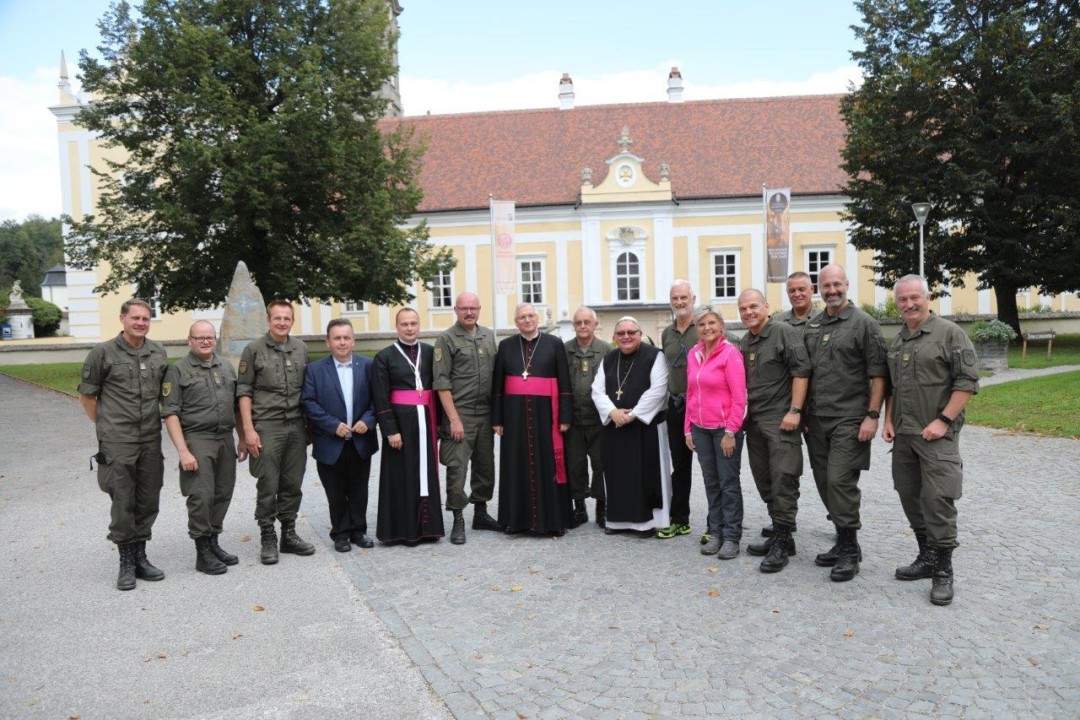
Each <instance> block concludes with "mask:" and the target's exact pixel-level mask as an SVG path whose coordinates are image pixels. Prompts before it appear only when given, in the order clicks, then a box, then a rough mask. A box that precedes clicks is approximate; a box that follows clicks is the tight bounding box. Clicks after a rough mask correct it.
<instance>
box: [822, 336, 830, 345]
mask: <svg viewBox="0 0 1080 720" xmlns="http://www.w3.org/2000/svg"><path fill="white" fill-rule="evenodd" d="M827 342H829V333H825V334H824V335H822V336H821V344H822V345H824V344H825V343H827Z"/></svg>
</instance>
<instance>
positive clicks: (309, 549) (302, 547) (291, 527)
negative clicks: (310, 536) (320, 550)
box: [280, 520, 315, 555]
mask: <svg viewBox="0 0 1080 720" xmlns="http://www.w3.org/2000/svg"><path fill="white" fill-rule="evenodd" d="M280 549H281V552H283V553H292V554H293V555H314V554H315V546H314V545H312V544H311V543H309V542H305V541H304V540H301V539H300V536H299V535H297V534H296V521H295V520H282V521H281V546H280Z"/></svg>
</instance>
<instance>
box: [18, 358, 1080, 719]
mask: <svg viewBox="0 0 1080 720" xmlns="http://www.w3.org/2000/svg"><path fill="white" fill-rule="evenodd" d="M15 387H24V386H16V385H15V384H14V383H13V382H12V381H9V380H7V379H4V378H0V393H2V397H3V400H2V401H0V436H2V437H3V448H2V450H0V476H2V477H0V541H2V542H3V546H4V548H5V551H6V552H5V553H4V555H3V556H0V572H2V573H3V577H4V578H5V581H4V583H3V585H0V647H2V648H3V651H2V652H0V716H4V717H23V716H35V717H66V716H68V715H69V714H79V713H81V716H82V717H106V716H108V717H140V716H144V717H149V716H155V717H164V716H168V717H230V718H234V717H240V718H247V717H295V718H306V717H312V718H322V717H346V716H348V717H364V718H368V717H388V718H413V717H446V716H448V715H452V716H454V717H457V718H471V717H492V718H509V719H511V720H517V719H519V718H564V717H568V718H569V717H582V718H719V717H739V718H743V717H750V718H753V717H760V718H775V717H840V718H849V717H850V718H864V717H865V718H882V717H883V718H920V717H927V718H930V717H965V718H1003V717H1006V718H1007V717H1017V718H1020V717H1023V718H1029V717H1036V718H1058V717H1060V718H1066V717H1068V718H1075V717H1077V716H1078V715H1080V653H1077V651H1076V648H1077V647H1078V646H1080V603H1078V598H1080V583H1078V581H1077V580H1076V578H1075V577H1074V576H1073V575H1072V574H1071V573H1070V572H1069V570H1068V568H1070V567H1076V566H1078V565H1080V550H1078V549H1077V547H1076V545H1075V544H1074V538H1075V536H1076V530H1075V523H1076V522H1077V519H1078V518H1080V500H1078V495H1080V487H1078V480H1080V472H1078V470H1077V468H1078V467H1080V441H1075V440H1063V439H1053V438H1042V437H1037V436H1032V435H1017V434H1013V433H1008V432H1002V431H992V430H986V429H982V428H972V427H969V428H965V430H964V431H963V439H962V453H963V455H964V458H965V461H966V462H965V469H966V483H965V495H964V497H963V498H962V499H961V500H960V502H959V509H960V542H961V547H960V548H958V549H957V551H956V554H955V556H954V564H955V567H956V592H957V595H956V601H955V602H954V603H953V605H951V606H950V607H946V608H939V607H934V606H932V605H931V604H930V603H929V600H928V594H929V588H930V583H929V581H928V580H924V581H918V582H909V583H903V582H899V581H896V580H895V579H894V578H893V570H894V568H895V567H896V566H897V565H901V564H907V563H908V562H910V561H911V559H912V558H913V557H914V555H915V552H916V545H915V541H914V538H913V536H912V535H911V532H910V530H909V529H907V528H906V526H905V523H904V520H903V514H902V512H901V510H900V505H899V502H898V501H897V499H896V495H895V492H894V491H893V489H892V486H891V480H890V475H889V465H888V458H889V456H888V454H887V453H888V449H889V448H888V446H887V445H885V444H884V443H882V442H880V441H877V442H876V444H875V447H874V461H873V466H872V469H871V470H870V472H868V473H866V474H865V475H864V478H863V481H862V488H863V493H864V495H863V526H864V529H863V530H862V531H861V533H860V536H859V540H860V542H861V544H862V548H863V553H864V561H863V564H862V572H861V574H860V575H859V576H858V577H857V578H856V579H855V580H854V581H852V582H848V583H833V582H830V581H829V580H828V569H827V568H818V567H816V566H815V565H814V564H813V557H814V554H815V553H818V552H821V551H823V550H825V549H827V548H828V547H829V546H830V545H831V544H832V542H833V536H832V532H831V527H830V526H829V524H828V523H827V522H826V520H825V513H824V511H823V509H822V506H821V503H820V500H819V499H818V498H817V494H816V490H815V489H814V488H813V483H812V481H810V479H809V476H807V477H806V478H804V488H805V490H806V492H805V493H804V495H803V497H802V511H801V513H800V517H799V531H798V533H797V534H796V542H797V544H798V554H797V555H796V556H795V557H794V558H792V562H791V564H790V565H789V566H788V567H787V568H786V569H785V570H784V571H783V572H781V573H778V574H775V575H765V574H762V573H760V572H759V571H758V569H757V564H758V561H759V559H758V558H752V557H749V556H747V555H746V554H745V545H746V543H747V542H749V541H752V540H755V539H757V537H758V529H759V528H760V526H761V525H763V524H766V523H767V519H766V516H765V512H764V507H763V505H762V503H761V501H760V500H759V499H758V498H757V496H756V493H755V491H754V490H753V483H752V480H751V478H750V475H749V471H748V470H747V469H746V467H745V459H744V469H743V490H744V500H745V506H746V526H747V528H749V529H748V530H747V531H746V532H745V533H744V537H743V548H744V552H743V554H741V555H740V556H739V557H738V558H736V559H734V560H730V561H721V560H718V559H716V558H715V557H703V556H702V555H701V554H700V553H699V552H698V547H699V545H698V543H697V533H698V532H699V531H700V529H701V527H702V519H703V517H704V511H705V500H704V493H703V491H702V487H701V480H700V475H696V477H695V487H694V495H693V497H692V524H693V526H694V530H695V533H694V534H693V535H690V536H686V537H680V538H675V539H672V540H657V539H640V538H632V537H626V536H607V535H604V534H603V532H602V531H601V530H599V529H598V528H597V527H596V526H595V525H594V524H592V523H591V522H590V524H589V525H588V526H586V527H583V528H580V529H577V530H573V531H571V532H569V533H568V534H567V535H566V536H565V537H563V538H560V539H549V538H538V537H528V536H524V537H523V536H515V537H504V536H502V535H501V534H497V533H491V532H475V531H472V530H469V531H468V542H467V544H465V545H464V546H453V545H451V544H449V542H448V541H446V540H444V541H441V542H439V543H435V544H430V545H421V546H418V547H416V548H405V547H381V546H379V547H376V548H374V549H372V550H359V549H354V550H353V551H352V552H351V553H350V554H348V555H343V554H338V553H335V552H333V550H332V549H331V547H330V544H329V541H328V538H327V536H326V531H327V525H328V520H327V515H326V501H325V497H324V496H323V494H322V491H321V488H320V487H319V486H318V478H317V474H316V472H315V467H314V463H313V462H312V463H309V470H308V474H307V478H306V481H305V496H304V506H303V510H304V512H305V514H306V519H305V520H304V521H302V522H301V534H302V535H305V537H307V538H309V539H316V537H317V538H318V540H321V541H322V543H323V545H321V546H320V547H319V549H318V552H317V553H316V555H315V556H314V557H312V558H293V557H289V556H286V557H284V558H283V559H282V562H281V564H280V565H278V566H277V567H275V568H273V569H268V568H264V567H262V566H260V565H258V563H257V560H256V555H257V551H258V548H257V543H256V542H254V541H251V540H248V541H246V542H245V541H244V540H243V538H244V537H246V535H245V533H246V534H248V535H250V534H251V533H252V532H253V522H252V521H251V512H252V506H253V495H254V482H253V481H252V480H251V478H250V477H249V476H248V475H247V471H246V468H244V469H241V471H240V475H239V478H240V479H239V481H238V485H237V496H236V499H235V500H234V506H233V509H232V511H231V512H230V517H229V519H228V520H227V528H226V535H228V541H229V545H230V546H232V547H233V549H235V550H238V551H239V552H240V554H241V555H242V560H241V564H240V565H239V566H238V567H236V568H232V569H230V570H229V573H228V574H227V575H225V576H223V577H222V578H207V577H205V576H202V575H200V574H198V573H195V571H194V570H193V568H192V567H191V565H192V564H193V551H192V550H191V547H190V540H188V538H187V537H186V530H185V527H184V519H183V518H184V510H183V498H181V497H180V495H179V493H178V491H177V490H176V477H175V471H173V470H171V469H170V470H169V471H168V472H167V473H166V490H165V492H164V493H163V495H162V515H161V517H159V520H158V524H157V526H155V541H154V543H152V544H151V549H152V550H153V553H152V555H151V556H152V558H153V559H154V560H155V562H157V563H158V564H159V565H161V566H162V567H163V568H164V569H165V570H166V572H167V573H168V577H167V578H166V580H165V581H164V582H161V583H140V584H139V588H138V589H137V590H136V591H134V592H131V593H118V592H116V591H115V590H113V589H112V582H113V580H114V578H115V558H114V557H113V556H110V555H109V544H108V543H107V542H105V541H104V540H103V536H104V532H105V530H104V528H105V523H106V520H107V500H106V498H104V496H103V495H102V494H101V493H100V492H99V491H98V490H97V489H96V486H95V484H94V481H93V475H92V474H90V473H88V472H87V470H86V464H85V463H86V456H88V455H89V454H91V452H92V450H93V447H92V431H90V429H89V423H87V422H86V420H85V418H84V417H82V415H81V412H80V410H79V408H78V405H77V403H75V402H73V401H71V400H69V399H66V398H59V397H56V396H53V395H51V394H49V393H44V392H39V391H36V390H34V391H21V390H19V391H15V390H13V388H15ZM13 397H14V398H15V399H16V400H17V402H13ZM18 398H22V399H21V400H19V399H18ZM50 434H55V435H57V436H58V437H56V438H51V437H49V435H50ZM165 446H166V448H168V446H169V444H168V442H166V444H165ZM167 456H168V457H169V461H168V462H169V467H170V468H172V467H175V461H174V459H173V457H174V456H173V455H172V454H171V452H167ZM20 458H22V459H20ZM807 467H809V466H808V465H807ZM376 474H377V471H376ZM377 487H378V482H377V478H376V477H373V478H372V490H373V492H372V498H371V501H370V504H369V508H370V509H369V522H370V523H371V524H372V525H373V524H374V520H375V510H374V509H375V508H376V507H377ZM591 512H592V503H591V502H590V514H591ZM466 517H467V519H471V511H466ZM447 519H448V522H447V529H449V515H447ZM307 523H310V527H307V526H306V525H307ZM225 540H226V538H224V537H223V544H224V542H225ZM256 604H259V605H260V606H262V607H264V608H265V610H264V611H255V610H254V609H253V606H254V605H256ZM235 636H239V637H235ZM161 655H164V656H165V657H161ZM432 691H433V692H432Z"/></svg>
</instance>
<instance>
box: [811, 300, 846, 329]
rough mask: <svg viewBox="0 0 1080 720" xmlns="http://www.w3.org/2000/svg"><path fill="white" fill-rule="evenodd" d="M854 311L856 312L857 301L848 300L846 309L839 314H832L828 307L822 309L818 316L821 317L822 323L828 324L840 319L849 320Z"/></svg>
mask: <svg viewBox="0 0 1080 720" xmlns="http://www.w3.org/2000/svg"><path fill="white" fill-rule="evenodd" d="M854 313H855V303H853V302H851V301H850V300H848V301H847V304H846V305H844V309H843V310H841V311H840V313H839V314H838V315H830V314H829V310H828V309H827V308H826V309H824V310H822V311H821V312H820V313H818V318H819V320H820V322H821V324H823V325H827V324H829V323H831V322H836V321H838V320H848V319H850V318H851V316H852V315H853V314H854Z"/></svg>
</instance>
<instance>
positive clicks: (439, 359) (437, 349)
mask: <svg viewBox="0 0 1080 720" xmlns="http://www.w3.org/2000/svg"><path fill="white" fill-rule="evenodd" d="M435 362H442V346H441V345H436V346H435Z"/></svg>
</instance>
